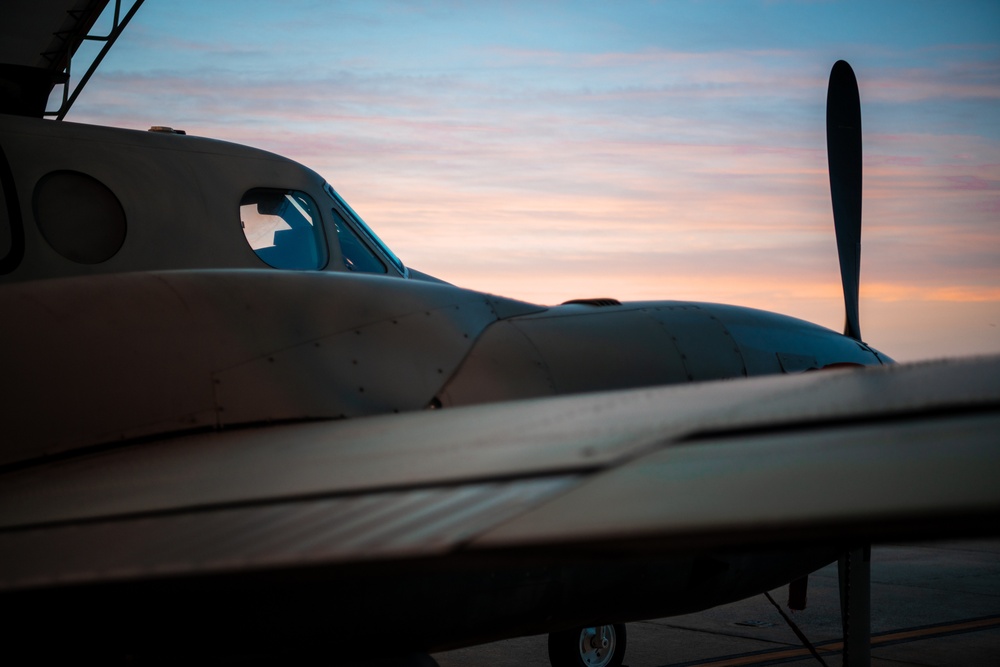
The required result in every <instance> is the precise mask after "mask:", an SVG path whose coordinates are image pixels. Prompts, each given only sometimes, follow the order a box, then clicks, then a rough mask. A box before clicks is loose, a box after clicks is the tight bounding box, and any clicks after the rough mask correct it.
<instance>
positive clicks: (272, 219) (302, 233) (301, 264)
mask: <svg viewBox="0 0 1000 667" xmlns="http://www.w3.org/2000/svg"><path fill="white" fill-rule="evenodd" d="M318 211H319V209H318V208H317V207H316V203H315V202H314V201H313V200H312V198H311V197H310V196H309V195H307V194H306V193H304V192H299V191H298V190H278V189H272V188H254V189H253V190H250V191H249V192H247V193H246V194H245V195H243V199H241V200H240V221H241V222H242V224H243V233H244V234H245V235H246V239H247V243H249V244H250V247H251V248H253V250H254V252H255V253H257V256H258V257H260V258H261V259H262V260H264V261H265V262H266V263H267V264H269V265H271V266H273V267H274V268H276V269H297V270H311V269H322V268H323V267H324V266H326V261H327V252H326V241H325V239H324V237H323V225H322V224H321V223H320V217H319V213H318Z"/></svg>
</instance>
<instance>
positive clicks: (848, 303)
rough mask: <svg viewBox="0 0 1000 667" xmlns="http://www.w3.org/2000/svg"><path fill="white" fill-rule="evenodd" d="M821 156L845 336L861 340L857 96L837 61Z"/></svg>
mask: <svg viewBox="0 0 1000 667" xmlns="http://www.w3.org/2000/svg"><path fill="white" fill-rule="evenodd" d="M826 151H827V159H828V160H829V166H830V196H831V197H832V199H833V224H834V227H835V228H836V231H837V253H838V254H839V255H840V280H841V283H842V284H843V288H844V308H845V310H846V311H847V322H846V324H845V325H844V335H845V336H850V337H851V338H854V339H855V340H859V341H860V340H861V325H860V323H859V317H858V289H859V284H860V282H861V97H860V96H859V95H858V80H857V79H856V78H855V76H854V70H852V69H851V66H850V65H848V64H847V63H846V62H844V61H843V60H838V61H837V62H836V63H835V64H834V65H833V69H832V70H831V71H830V86H829V88H828V89H827V93H826Z"/></svg>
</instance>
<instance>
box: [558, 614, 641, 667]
mask: <svg viewBox="0 0 1000 667" xmlns="http://www.w3.org/2000/svg"><path fill="white" fill-rule="evenodd" d="M626 644H627V640H626V636H625V625H624V624H622V623H616V624H614V625H601V626H598V627H592V628H575V629H573V630H564V631H562V632H553V633H552V634H550V635H549V662H550V663H552V667H620V665H621V664H622V660H624V659H625V646H626Z"/></svg>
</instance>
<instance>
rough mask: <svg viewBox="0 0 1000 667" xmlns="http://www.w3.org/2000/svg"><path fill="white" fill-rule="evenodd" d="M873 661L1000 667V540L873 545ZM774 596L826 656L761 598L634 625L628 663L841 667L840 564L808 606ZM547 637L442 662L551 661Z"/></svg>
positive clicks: (460, 665)
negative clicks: (799, 607)
mask: <svg viewBox="0 0 1000 667" xmlns="http://www.w3.org/2000/svg"><path fill="white" fill-rule="evenodd" d="M871 571H872V597H871V611H872V627H871V632H872V665H873V666H874V667H909V666H914V667H916V666H920V667H952V666H962V667H980V666H981V667H995V666H998V665H1000V540H989V541H987V540H976V541H961V542H942V543H928V544H911V545H885V546H876V547H873V549H872V561H871ZM770 595H771V597H772V598H773V599H774V601H775V602H777V603H778V605H780V607H781V608H782V610H783V611H784V612H785V614H787V615H788V616H789V618H791V620H792V622H793V623H794V624H795V625H796V626H798V628H799V629H800V630H801V632H802V634H804V635H805V637H806V638H807V639H808V641H809V643H811V644H812V645H813V647H814V648H815V649H816V651H817V652H818V653H819V655H820V657H821V658H822V662H820V661H819V660H818V659H817V658H816V657H814V656H813V655H812V653H811V652H810V651H809V649H808V648H806V647H805V646H804V645H803V642H802V641H801V640H800V639H799V638H798V637H797V636H796V634H795V632H794V631H793V630H792V629H791V627H790V626H789V625H788V623H786V621H785V620H784V619H783V618H782V616H781V614H780V613H779V611H778V610H777V609H776V608H775V606H774V605H772V603H771V602H770V601H769V600H768V599H767V598H766V597H765V596H763V595H759V596H756V597H753V598H749V599H746V600H742V601H740V602H735V603H732V604H728V605H723V606H721V607H716V608H714V609H709V610H706V611H702V612H699V613H696V614H688V615H685V616H673V617H670V618H661V619H655V620H648V621H641V622H637V623H629V624H628V626H627V634H628V648H627V649H626V652H625V662H624V665H625V666H627V667H736V666H740V667H742V666H754V667H759V666H762V665H779V664H780V665H820V664H825V665H827V666H828V667H840V665H841V664H842V651H841V644H840V642H841V625H840V602H839V594H838V583H837V566H836V564H833V565H831V566H828V567H825V568H823V569H822V570H819V571H818V572H816V573H814V574H812V575H810V577H809V587H808V604H807V606H806V609H804V610H802V611H790V610H788V609H787V607H786V604H785V603H786V601H787V598H788V592H787V587H784V588H779V589H777V590H775V591H771V593H770ZM546 641H547V639H546V636H545V635H539V636H534V637H521V638H517V639H511V640H507V641H502V642H494V643H492V644H485V645H483V646H476V647H470V648H464V649H458V650H454V651H448V652H444V653H438V654H435V655H434V656H433V657H434V658H435V659H436V660H437V661H438V664H439V665H440V667H468V666H472V665H490V667H515V666H517V667H532V666H537V667H547V666H548V664H549V662H548V657H547V653H546Z"/></svg>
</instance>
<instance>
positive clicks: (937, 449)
mask: <svg viewBox="0 0 1000 667" xmlns="http://www.w3.org/2000/svg"><path fill="white" fill-rule="evenodd" d="M997 433H1000V414H997V413H996V412H994V413H992V414H989V415H985V416H966V417H955V418H940V419H933V418H930V419H925V420H915V421H912V422H909V423H899V422H887V423H882V424H874V425H864V426H850V427H843V428H837V427H826V428H823V429H815V430H804V431H801V430H793V431H790V432H783V433H779V434H775V435H760V436H742V437H738V438H731V439H725V438H720V439H716V440H707V441H699V442H697V443H693V444H689V445H685V446H677V447H670V448H666V449H663V450H661V451H658V452H656V453H654V454H650V455H648V456H645V457H642V458H640V459H638V460H636V461H633V462H632V463H629V464H628V465H625V466H623V467H621V468H617V469H615V470H612V471H610V472H607V473H605V474H601V475H596V476H595V477H594V478H593V479H591V480H589V481H588V482H587V483H584V484H581V485H580V486H578V487H577V488H575V489H573V490H571V491H570V492H569V493H567V494H566V495H564V496H561V497H559V498H556V499H554V500H553V501H551V502H549V503H547V504H545V505H544V506H541V507H539V508H536V509H534V510H530V511H528V512H527V513H526V514H525V515H523V516H520V517H518V518H516V519H514V520H513V521H511V522H509V523H507V524H506V525H504V526H502V527H500V528H499V529H497V530H494V531H492V532H490V533H489V534H487V535H484V536H482V537H480V538H479V539H477V540H476V541H475V543H474V546H475V547H479V548H497V547H509V546H514V545H516V546H519V547H524V546H529V545H535V546H541V545H546V544H552V545H558V544H567V543H574V542H576V543H602V544H607V545H610V544H614V543H615V542H616V541H620V540H623V539H629V540H643V539H658V540H666V541H667V544H666V545H664V548H669V543H670V542H671V541H673V542H674V543H675V544H677V545H691V544H697V545H698V546H703V547H704V546H715V547H720V546H726V545H739V544H748V543H749V544H753V543H757V542H761V543H767V542H770V543H775V542H799V543H801V542H803V541H804V540H807V539H825V540H837V539H844V538H852V539H858V538H865V537H867V538H868V539H871V538H872V537H873V536H881V538H882V539H886V538H887V537H891V536H894V535H896V536H898V535H912V534H917V535H918V536H922V537H925V538H926V537H929V536H933V534H934V532H935V531H942V530H944V531H947V530H948V528H949V527H951V526H950V525H949V524H951V525H953V526H955V527H962V528H966V529H968V528H969V526H970V525H971V526H973V528H974V529H977V530H979V531H982V530H983V529H984V528H990V529H995V528H996V521H997V520H998V519H1000V485H998V484H997V480H998V479H1000V442H998V441H997ZM963 522H966V523H968V524H969V525H963ZM922 531H923V532H922ZM928 532H929V534H928Z"/></svg>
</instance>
